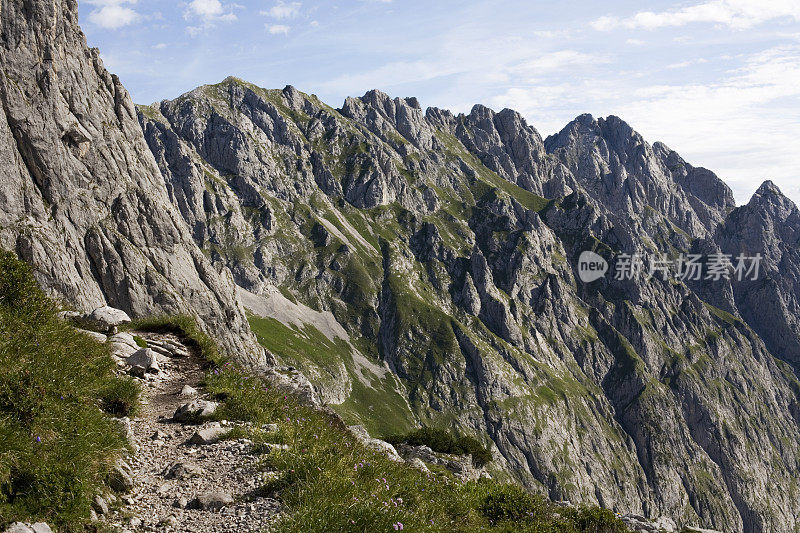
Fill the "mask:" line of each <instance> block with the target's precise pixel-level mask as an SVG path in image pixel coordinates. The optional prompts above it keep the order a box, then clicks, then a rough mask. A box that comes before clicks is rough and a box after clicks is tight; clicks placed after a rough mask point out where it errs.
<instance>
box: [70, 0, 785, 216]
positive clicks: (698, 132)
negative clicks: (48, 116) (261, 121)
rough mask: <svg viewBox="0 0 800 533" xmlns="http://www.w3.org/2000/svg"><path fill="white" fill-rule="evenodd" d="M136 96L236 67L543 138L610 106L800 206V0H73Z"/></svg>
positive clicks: (743, 196)
mask: <svg viewBox="0 0 800 533" xmlns="http://www.w3.org/2000/svg"><path fill="white" fill-rule="evenodd" d="M79 8H80V15H81V25H82V27H83V30H84V32H85V33H86V34H87V38H88V41H89V44H90V46H97V47H98V48H100V50H101V53H102V57H103V59H104V61H105V64H106V67H107V68H108V69H109V70H111V71H112V72H115V73H117V74H118V75H119V76H120V78H121V79H122V81H123V83H125V85H126V87H127V88H128V89H129V90H130V92H131V94H132V95H133V98H134V100H135V101H136V102H138V103H152V102H154V101H158V100H161V99H164V98H174V97H176V96H178V95H180V94H182V93H184V92H186V91H188V90H191V89H192V88H194V87H196V86H198V85H202V84H205V83H217V82H219V81H221V80H222V79H224V78H225V77H226V76H228V75H235V76H238V77H240V78H243V79H246V80H248V81H251V82H253V83H255V84H257V85H260V86H262V87H267V88H282V87H283V86H285V85H287V84H291V85H294V86H296V87H297V88H298V89H300V90H302V91H305V92H308V93H314V94H317V95H318V96H319V97H320V98H322V99H323V100H324V101H326V102H327V103H329V104H330V105H332V106H334V107H339V106H341V103H342V101H343V100H344V98H345V97H346V96H359V95H362V94H363V93H365V92H366V91H368V90H369V89H373V88H378V89H381V90H383V91H385V92H387V93H389V94H390V95H392V96H416V97H418V98H419V100H420V103H421V104H422V106H423V107H426V106H436V107H443V108H448V109H451V110H453V111H455V112H459V111H463V112H468V111H469V109H470V108H471V107H472V105H473V104H475V103H482V104H485V105H487V106H489V107H492V108H494V109H497V110H500V109H502V108H504V107H510V108H512V109H516V110H518V111H520V112H521V113H522V114H523V115H524V116H525V117H526V118H527V119H528V121H529V123H531V124H533V125H534V126H535V127H536V128H537V129H538V130H539V132H540V133H541V134H542V136H547V135H549V134H551V133H555V132H556V131H558V130H559V129H561V128H562V127H563V126H564V125H565V124H566V123H567V122H569V121H570V120H571V119H572V118H574V117H575V116H577V115H579V114H581V113H585V112H588V113H592V114H593V115H595V116H607V115H610V114H614V115H618V116H620V117H622V118H623V119H624V120H626V121H628V122H629V123H630V124H631V125H632V126H633V127H634V128H635V129H636V130H638V131H639V132H640V133H642V134H643V135H644V136H645V138H646V139H647V140H648V141H650V142H654V141H657V140H660V141H663V142H665V143H666V144H667V145H669V146H670V147H671V148H673V149H675V150H677V151H678V152H679V153H680V154H681V155H683V156H684V158H686V159H687V161H689V162H690V163H692V164H694V165H696V166H705V167H708V168H710V169H712V170H714V171H715V172H717V174H719V175H720V177H722V178H723V179H725V180H726V181H727V182H728V184H729V185H731V187H732V188H733V189H734V193H735V195H736V198H737V202H738V203H742V202H746V201H747V200H748V199H749V197H750V195H751V194H752V193H753V191H754V190H755V189H756V187H758V185H759V184H760V183H761V182H762V181H763V180H764V179H772V180H773V181H775V182H776V183H777V184H778V186H780V187H781V189H782V190H783V191H784V193H786V194H787V195H788V196H790V197H791V198H793V199H794V200H795V201H796V202H800V0H772V1H767V2H763V1H762V2H753V1H742V0H693V1H688V2H648V3H647V6H646V7H644V6H643V3H642V2H634V1H619V2H592V1H588V0H583V1H569V0H567V1H563V2H560V3H556V2H543V1H527V2H526V1H494V2H473V1H469V0H461V1H451V0H445V1H430V0H429V1H417V0H408V1H406V0H352V1H326V2H319V1H314V0H299V1H285V2H280V1H272V0H269V1H268V0H233V1H226V0H186V1H177V2H173V1H168V2H164V1H163V0H159V1H155V0H79Z"/></svg>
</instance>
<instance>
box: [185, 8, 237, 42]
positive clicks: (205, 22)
mask: <svg viewBox="0 0 800 533" xmlns="http://www.w3.org/2000/svg"><path fill="white" fill-rule="evenodd" d="M237 7H241V6H239V5H237V4H230V5H224V4H223V3H222V2H220V1H219V0H192V1H191V2H189V4H188V5H187V8H186V11H185V12H184V14H183V17H184V18H185V19H186V20H195V19H198V20H199V22H200V24H199V25H197V26H189V27H188V28H186V31H187V32H189V34H190V35H193V36H194V35H199V34H201V33H203V32H204V31H206V30H208V29H209V28H213V27H214V26H215V25H216V24H217V23H220V22H222V23H226V22H234V21H235V20H237V17H236V14H235V13H234V12H233V10H234V8H237Z"/></svg>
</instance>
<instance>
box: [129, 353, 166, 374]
mask: <svg viewBox="0 0 800 533" xmlns="http://www.w3.org/2000/svg"><path fill="white" fill-rule="evenodd" d="M158 360H159V358H158V354H157V353H156V352H154V351H153V350H151V349H150V348H142V349H141V350H138V351H137V352H135V353H134V354H133V355H131V356H130V357H128V364H129V365H130V366H132V367H134V366H142V367H144V369H145V371H146V372H153V373H156V374H157V373H158V372H160V368H159V367H158Z"/></svg>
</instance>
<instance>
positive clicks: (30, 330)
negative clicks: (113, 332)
mask: <svg viewBox="0 0 800 533" xmlns="http://www.w3.org/2000/svg"><path fill="white" fill-rule="evenodd" d="M115 368H116V365H115V364H114V362H113V360H112V359H111V356H110V353H109V347H108V346H107V345H105V344H101V343H99V342H97V341H96V340H94V339H92V338H91V337H90V336H88V335H85V334H83V333H80V332H78V331H76V330H75V328H74V327H73V326H71V325H70V324H68V323H67V322H65V321H63V320H61V319H60V318H58V316H57V306H56V305H55V303H54V302H53V301H52V300H50V299H49V298H47V297H46V296H45V295H44V293H42V291H41V290H40V289H39V287H38V285H37V284H36V282H35V280H34V278H33V275H32V273H31V269H30V268H29V267H28V265H26V264H25V263H23V262H21V261H19V260H18V259H17V258H16V257H15V256H14V255H13V254H11V253H8V252H0V524H2V523H4V522H9V521H14V520H37V519H38V520H45V521H48V522H50V523H51V524H53V525H55V526H57V527H59V529H60V530H65V531H70V530H74V529H81V528H82V526H81V525H80V524H81V522H82V521H83V520H84V519H86V518H88V516H89V510H90V497H92V496H94V494H96V493H97V492H98V491H99V490H100V489H101V487H102V483H103V480H104V479H105V476H106V474H107V471H108V469H109V468H110V466H111V465H112V464H113V463H114V461H115V460H116V458H117V457H118V455H119V454H120V452H121V451H122V450H123V449H124V448H125V446H126V441H125V436H124V435H123V434H122V432H121V430H120V427H119V425H118V424H116V423H115V422H114V421H113V420H112V419H111V417H110V416H108V415H107V414H106V413H104V412H103V411H102V410H101V409H104V410H106V411H107V412H114V413H118V414H130V413H132V412H133V411H134V410H135V408H136V404H137V401H138V394H139V390H138V387H137V386H136V385H135V383H133V382H131V381H129V380H128V379H123V378H118V377H117V376H116V375H115V373H114V370H115Z"/></svg>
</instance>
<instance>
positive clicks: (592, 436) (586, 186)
mask: <svg viewBox="0 0 800 533" xmlns="http://www.w3.org/2000/svg"><path fill="white" fill-rule="evenodd" d="M139 120H140V123H141V126H142V130H143V131H144V134H145V138H146V141H147V144H148V145H149V147H150V150H151V151H152V153H153V155H154V156H155V160H156V162H157V164H158V166H159V167H160V169H161V172H162V174H163V177H164V182H165V183H166V187H167V191H168V194H169V198H170V200H171V202H172V203H173V204H174V205H175V206H176V208H177V209H178V210H179V211H180V213H181V215H182V216H183V219H184V220H185V221H186V222H187V223H188V225H189V227H190V228H191V233H192V236H193V237H194V240H195V242H196V243H197V245H198V246H199V247H200V248H201V249H202V250H204V251H205V252H206V254H207V255H208V256H209V257H210V258H211V261H212V262H213V263H214V264H215V265H216V266H217V268H223V267H225V268H227V269H229V270H230V271H231V272H232V274H233V278H234V280H235V282H236V284H237V286H238V287H239V296H240V301H242V302H243V303H244V305H245V306H246V307H247V308H248V310H249V312H250V317H249V318H250V323H251V325H252V327H253V329H254V331H255V332H256V334H257V336H258V338H259V341H260V342H261V343H262V344H263V345H264V346H265V347H266V348H268V349H269V350H270V351H271V352H273V353H275V354H276V355H277V356H279V357H280V358H281V359H282V361H283V362H284V363H285V364H287V365H292V366H294V367H297V368H300V369H301V370H302V371H303V372H304V373H305V374H306V375H307V376H308V377H309V378H310V379H311V381H312V382H313V383H314V384H315V386H316V388H317V393H318V394H319V396H320V397H321V398H322V400H323V401H324V402H326V403H328V404H330V405H331V406H332V407H333V408H334V409H336V410H337V411H338V412H339V413H340V414H341V415H342V416H343V417H345V419H347V420H348V421H352V423H363V424H364V425H365V426H366V427H367V428H368V429H370V430H371V431H372V432H373V433H377V434H387V433H391V432H396V431H400V430H403V429H406V428H408V427H411V426H416V425H419V424H426V425H435V426H445V427H450V428H454V429H458V430H461V431H465V432H468V433H471V434H476V435H479V436H480V437H481V438H482V439H483V440H484V441H485V442H486V443H488V444H490V445H491V446H492V447H493V451H494V454H495V457H496V460H495V464H496V465H497V467H496V469H497V471H496V472H495V475H500V476H503V475H508V476H511V477H513V478H516V479H517V480H519V481H520V482H522V483H524V484H525V485H527V486H528V487H530V488H531V489H534V490H538V491H543V492H545V493H547V494H548V495H549V496H550V497H551V498H553V499H557V500H570V501H573V502H587V503H599V504H600V505H602V506H606V507H610V508H614V509H619V510H624V511H626V512H636V513H641V514H643V515H646V516H650V517H653V518H654V517H658V516H661V515H664V516H669V517H671V518H673V519H674V520H675V521H676V522H677V523H678V524H679V525H687V524H694V525H701V526H704V527H714V528H717V529H721V530H725V531H794V530H795V529H796V528H797V527H798V526H800V523H798V519H797V516H798V515H799V514H800V500H798V494H800V492H798V491H800V487H798V482H797V479H798V474H800V444H798V443H800V430H799V429H798V421H800V406H798V398H799V397H800V396H799V395H800V383H799V382H798V380H797V372H798V368H800V367H798V361H797V356H796V354H797V349H796V348H795V346H796V343H798V342H800V335H799V334H800V330H798V324H797V319H798V316H800V315H798V292H797V280H798V279H800V277H799V276H798V274H797V268H798V265H800V258H798V256H797V252H796V249H797V246H796V244H797V239H798V235H800V234H798V230H800V225H799V224H798V211H797V208H796V207H795V206H794V205H793V204H792V203H791V202H790V201H789V200H788V199H787V198H785V197H784V196H783V195H782V194H781V193H780V191H778V190H777V188H775V187H774V185H772V184H770V183H765V184H764V185H763V186H762V187H761V189H759V191H758V193H757V194H756V195H755V196H754V197H753V200H752V201H751V202H750V203H749V204H748V205H746V206H742V207H738V208H736V207H735V205H734V201H733V196H732V194H731V191H730V189H729V188H728V187H727V186H726V185H725V184H724V183H723V182H722V181H721V180H720V179H719V178H717V177H716V176H715V175H714V174H713V173H712V172H710V171H709V170H706V169H703V168H696V167H692V166H691V165H690V164H688V163H686V162H685V161H684V160H683V159H682V158H681V157H680V156H679V155H678V154H676V153H675V152H673V151H672V150H670V149H669V148H668V147H666V146H664V145H663V144H660V143H656V144H654V145H650V144H648V143H647V142H646V141H645V140H644V139H643V138H642V137H641V136H640V135H639V134H638V133H636V132H635V131H634V130H633V129H632V128H631V127H630V126H629V125H628V124H626V123H625V122H624V121H622V120H621V119H619V118H617V117H608V118H606V119H594V118H593V117H591V116H589V115H583V116H580V117H578V118H576V119H575V120H574V121H573V122H571V123H570V124H569V125H567V126H566V127H565V128H564V129H563V130H562V131H561V132H559V133H558V134H556V135H553V136H551V137H549V138H547V139H545V140H543V139H542V138H541V136H540V135H539V134H538V132H537V131H536V130H535V129H534V128H533V127H531V126H530V125H528V124H527V123H526V121H525V120H524V119H523V118H522V117H521V116H520V115H519V114H518V113H516V112H514V111H511V110H503V111H501V112H499V113H495V112H494V111H492V110H490V109H487V108H485V107H482V106H475V107H474V108H473V110H472V111H471V112H470V113H469V114H468V115H463V114H462V115H454V114H452V113H450V112H449V111H446V110H441V109H435V108H429V109H427V110H425V111H423V110H422V109H421V107H420V105H419V103H418V102H417V100H416V99H414V98H405V99H401V98H395V99H392V98H390V97H388V96H387V95H385V94H383V93H381V92H379V91H370V92H368V93H366V94H365V95H364V96H363V97H361V98H348V99H347V100H346V101H345V102H344V105H343V106H342V108H341V109H333V108H332V107H330V106H328V105H326V104H324V103H322V102H321V101H320V100H319V99H318V98H317V97H315V96H313V95H307V94H304V93H301V92H299V91H298V90H296V89H294V88H293V87H286V88H285V89H283V90H265V89H261V88H258V87H256V86H254V85H251V84H249V83H246V82H244V81H241V80H238V79H235V78H228V79H226V80H225V81H224V82H222V83H220V84H217V85H211V86H203V87H200V88H198V89H195V90H194V91H192V92H190V93H187V94H185V95H183V96H181V97H179V98H177V99H175V100H172V101H163V102H161V103H159V104H154V105H152V106H141V107H139ZM587 250H591V251H593V252H595V253H596V254H598V255H600V256H601V257H603V258H604V259H605V260H607V261H608V262H609V263H610V264H611V266H610V271H609V273H608V274H607V275H606V276H604V277H601V278H600V279H598V280H596V281H593V282H591V283H584V282H582V281H581V279H580V277H579V276H578V258H579V256H580V255H581V253H582V252H584V251H587ZM720 253H724V254H732V256H733V258H732V259H731V260H732V262H735V256H737V255H738V254H740V253H743V254H746V255H748V256H750V255H755V254H761V255H762V256H763V257H764V261H763V263H762V266H761V268H762V271H761V272H760V276H759V277H758V278H757V279H756V280H748V279H745V280H742V281H738V280H737V279H736V278H735V277H731V279H726V278H725V277H720V278H719V279H708V280H705V279H699V280H693V279H691V278H686V279H685V280H682V279H680V278H675V277H674V276H662V275H659V274H657V275H655V276H652V277H649V278H648V277H646V276H640V277H634V278H633V279H627V278H626V277H625V276H622V279H615V278H616V276H614V272H615V269H616V268H618V267H619V266H620V261H623V259H622V255H621V254H643V256H644V257H645V258H646V259H645V264H644V268H645V270H646V269H647V268H649V267H650V266H652V265H653V261H654V260H655V259H658V258H660V257H661V255H662V254H666V255H667V257H669V258H671V259H676V258H678V257H680V255H681V254H702V255H703V257H704V258H705V259H704V261H706V262H705V263H704V264H705V266H706V267H707V268H711V267H709V263H708V258H709V257H711V256H713V254H720ZM728 270H730V269H728Z"/></svg>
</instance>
